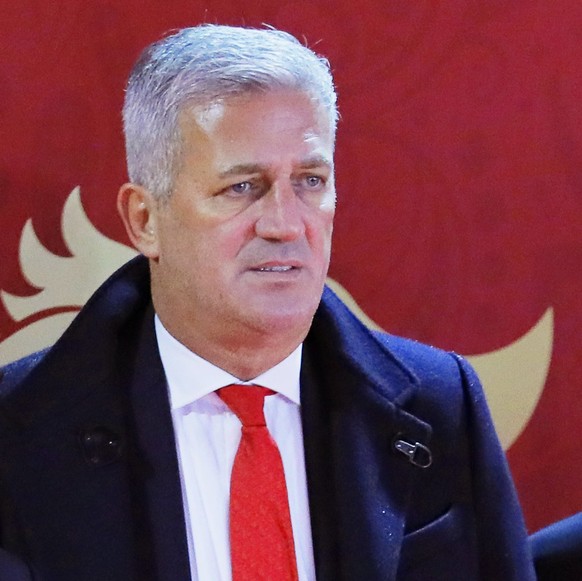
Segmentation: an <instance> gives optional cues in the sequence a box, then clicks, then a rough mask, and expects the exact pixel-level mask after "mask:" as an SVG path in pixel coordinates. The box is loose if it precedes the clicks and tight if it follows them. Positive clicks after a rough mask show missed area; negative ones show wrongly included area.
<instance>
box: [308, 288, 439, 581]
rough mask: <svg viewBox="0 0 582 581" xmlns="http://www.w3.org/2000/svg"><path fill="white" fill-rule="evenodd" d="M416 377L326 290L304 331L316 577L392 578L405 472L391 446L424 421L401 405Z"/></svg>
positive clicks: (418, 435) (424, 433) (416, 432)
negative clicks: (310, 326)
mask: <svg viewBox="0 0 582 581" xmlns="http://www.w3.org/2000/svg"><path fill="white" fill-rule="evenodd" d="M416 388H417V380H416V378H415V377H414V375H413V374H412V373H411V372H410V371H409V370H408V369H406V368H405V367H404V366H402V364H401V363H400V362H399V361H398V360H396V359H395V358H394V357H393V356H392V354H390V353H389V352H387V351H386V350H385V348H384V347H383V346H382V345H381V344H380V343H379V342H378V341H377V340H376V339H375V338H374V336H373V335H372V334H371V333H370V331H368V330H367V329H366V328H365V327H363V326H362V325H361V324H360V323H359V321H357V320H356V319H355V317H353V315H352V314H351V313H350V312H349V311H348V310H347V309H346V308H345V307H344V306H343V305H342V304H341V303H340V302H339V300H338V299H337V298H336V297H335V296H334V295H332V294H331V293H330V292H329V291H326V293H325V294H324V298H323V302H322V305H321V307H320V309H319V311H318V313H317V315H316V318H315V320H314V324H313V327H312V330H311V332H310V334H309V337H308V339H307V341H306V345H305V349H304V361H303V366H302V376H301V398H302V414H303V429H304V441H305V456H306V466H307V478H308V486H309V498H310V510H311V519H312V530H313V541H314V551H315V562H316V569H317V578H318V580H319V581H331V580H343V579H345V580H351V579H366V580H367V581H376V580H378V581H380V580H382V581H387V580H391V579H395V578H396V570H397V566H398V560H399V554H400V548H401V543H402V536H403V532H404V523H405V516H406V509H407V504H408V497H409V492H410V489H411V478H413V477H414V474H415V472H416V471H418V470H420V469H419V468H418V467H416V466H415V465H413V464H412V463H411V462H409V461H408V460H407V457H406V456H405V455H404V454H402V453H398V452H397V451H396V450H395V449H394V442H395V441H396V440H398V439H404V440H407V441H411V442H421V443H427V442H428V438H429V436H430V428H429V427H428V426H427V425H426V424H425V423H424V422H422V421H421V420H419V419H417V418H415V417H413V416H411V415H410V414H408V413H406V412H405V411H404V410H403V409H402V406H403V404H404V403H405V402H407V401H408V400H409V399H410V398H411V397H412V396H413V394H414V392H415V391H416Z"/></svg>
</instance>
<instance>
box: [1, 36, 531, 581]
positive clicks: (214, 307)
mask: <svg viewBox="0 0 582 581" xmlns="http://www.w3.org/2000/svg"><path fill="white" fill-rule="evenodd" d="M336 120H337V111H336V97H335V92H334V89H333V84H332V79H331V75H330V73H329V68H328V65H327V62H326V61H325V60H324V59H321V58H319V57H317V56H316V55H314V53H312V52H311V51H310V50H308V49H306V48H305V47H303V46H302V45H300V44H299V43H298V42H297V41H296V40H295V39H293V38H292V37H290V36H289V35H287V34H285V33H282V32H278V31H275V30H258V31H257V30H250V29H237V28H230V27H222V26H201V27H196V28H191V29H185V30H182V31H180V32H178V33H176V34H175V35H173V36H171V37H169V38H166V39H165V40H162V41H160V42H159V43H156V44H154V45H153V46H151V47H149V48H148V49H147V50H146V51H145V53H144V54H143V55H142V57H141V58H140V60H139V61H138V63H137V64H136V66H135V68H134V70H133V72H132V74H131V76H130V79H129V83H128V88H127V96H126V102H125V106H124V123H125V134H126V144H127V159H128V168H129V176H130V180H131V181H130V182H129V183H128V184H126V185H124V186H123V187H122V188H121V190H120V193H119V198H118V206H119V210H120V213H121V216H122V218H123V221H124V223H125V225H126V228H127V232H128V234H129V237H130V238H131V240H132V242H133V244H134V245H135V246H136V247H137V248H138V249H139V251H140V252H141V254H142V255H143V256H142V257H140V258H138V259H136V260H134V261H132V262H131V263H129V264H127V265H126V266H125V267H124V268H122V269H121V270H120V271H118V272H117V273H115V274H114V275H113V276H112V277H111V278H110V279H109V281H107V282H106V283H105V284H104V285H103V286H102V287H101V288H100V289H99V290H98V291H97V292H96V293H95V295H94V296H93V298H92V299H91V300H90V301H89V303H88V304H87V305H86V307H85V308H84V309H83V311H82V312H81V313H80V314H79V316H78V317H77V319H76V320H75V322H74V323H73V324H72V325H71V327H70V328H69V329H68V330H67V332H66V333H65V334H64V335H63V337H62V338H61V340H60V341H59V342H57V344H56V345H55V346H54V347H53V348H51V349H49V350H48V351H47V352H46V353H42V354H38V355H34V356H32V357H30V358H28V359H26V360H24V361H21V362H18V363H16V364H13V365H11V366H10V367H8V368H7V369H6V370H5V376H4V380H3V383H2V387H1V396H2V405H1V407H0V410H1V413H2V421H1V422H0V460H1V465H0V466H1V471H0V478H1V485H2V489H1V491H2V493H1V496H0V498H1V502H2V523H3V531H2V539H3V546H4V548H5V549H7V550H9V551H10V552H11V553H13V554H15V555H17V556H19V557H20V558H21V559H22V560H23V561H25V562H27V563H29V564H30V565H31V566H32V567H33V568H34V569H35V571H37V572H38V573H39V574H40V578H41V579H48V580H51V581H52V580H59V581H68V580H71V581H72V580H75V581H84V580H99V581H104V580H107V581H116V580H119V581H121V580H123V581H128V580H139V581H141V580H148V579H156V580H165V581H176V580H181V579H188V578H192V579H200V580H212V581H216V580H223V579H231V578H234V579H235V580H236V579H273V580H275V581H278V580H283V579H301V580H311V579H315V578H317V579H318V580H320V581H321V580H333V581H336V580H356V581H359V580H366V581H376V580H377V581H379V580H382V581H386V580H399V581H404V580H406V581H410V580H463V581H466V580H472V579H480V580H490V581H503V580H516V581H518V580H519V581H524V580H527V579H533V573H532V568H531V563H530V558H529V554H528V549H527V542H526V535H525V530H524V526H523V522H522V517H521V513H520V509H519V506H518V504H517V501H516V497H515V492H514V489H513V486H512V483H511V480H510V477H509V475H508V470H507V466H506V463H505V459H504V455H503V452H502V451H501V449H500V446H499V444H498V441H497V439H496V436H495V433H494V430H493V427H492V423H491V419H490V416H489V414H488V411H487V408H486V403H485V400H484V397H483V393H482V390H481V388H480V386H479V383H478V381H477V379H476V377H475V375H474V374H473V372H472V371H471V369H470V368H469V367H468V366H467V364H466V363H465V362H464V361H463V360H462V359H461V358H459V357H457V356H456V355H452V354H447V353H443V352H440V351H438V350H436V349H432V348H430V347H426V346H422V345H419V344H417V343H413V342H411V341H407V340H403V339H398V338H395V337H391V336H387V335H384V334H375V333H372V332H370V331H369V330H368V329H367V328H366V327H364V326H363V325H362V324H361V323H360V322H359V321H358V320H357V319H356V318H355V317H354V316H353V315H352V314H351V313H350V312H349V311H348V309H347V308H346V307H345V306H344V305H343V304H342V303H341V301H340V300H339V299H338V298H337V297H336V296H335V295H333V293H332V292H331V291H330V290H329V289H327V288H326V289H325V290H324V280H325V277H326V273H327V268H328V263H329V258H330V247H331V235H332V226H333V216H334V207H335V185H334V167H333V152H334V143H335V127H336ZM358 195H362V194H361V193H360V194H358ZM362 203H365V200H363V201H362ZM144 257H145V258H144ZM322 293H323V295H322ZM233 385H234V392H233V391H232V389H231V387H232V386H233ZM241 385H242V387H240V386H241ZM263 388H269V389H270V390H272V391H273V392H275V393H274V394H271V395H267V396H265V393H272V392H265V391H264V389H263ZM229 390H230V391H229ZM259 391H260V393H261V394H262V395H260V397H261V399H260V404H258V405H255V403H253V404H252V406H254V409H255V411H254V412H253V413H255V415H256V416H257V417H258V418H259V419H256V420H252V421H251V422H249V421H248V420H246V419H244V418H243V414H242V413H241V414H240V415H239V411H238V408H237V406H238V405H240V402H239V403H236V402H235V401H234V399H232V398H231V396H227V393H230V394H232V393H236V394H238V395H237V397H239V396H240V397H242V398H243V399H244V398H247V400H246V401H249V399H248V398H250V397H251V395H250V394H257V393H259ZM253 397H254V396H253ZM263 397H264V400H263V399H262V398H263ZM253 401H254V400H253ZM245 405H246V404H245ZM249 405H250V404H249ZM263 413H264V416H265V418H263ZM239 418H241V419H239ZM261 418H262V419H261ZM265 422H266V426H265ZM241 423H242V425H243V427H242V430H241ZM259 432H260V434H261V436H260V438H262V439H261V440H260V444H259V443H257V442H258V438H259V436H256V437H257V441H254V442H255V443H254V444H252V443H251V444H249V442H250V441H251V440H252V438H253V437H255V436H253V434H255V435H256V434H258V433H259ZM255 444H256V445H255ZM253 446H255V447H254V448H253ZM243 449H244V453H243V452H241V450H243ZM263 453H264V455H261V454H263ZM245 454H247V456H245ZM267 456H268V458H269V460H268V461H267V460H265V458H266V457H267ZM271 461H272V462H273V463H272V464H271ZM245 462H247V463H246V464H245ZM263 472H265V474H263ZM245 478H246V480H245ZM269 478H271V480H272V482H273V484H272V485H271V484H265V479H269ZM241 482H242V483H243V484H242V485H241ZM249 483H251V484H249ZM275 489H276V490H277V491H279V492H278V493H277V494H278V496H276V495H275V493H274V492H273V491H274V490H275ZM257 490H260V491H261V494H264V495H265V496H264V497H263V496H258V497H257V494H256V492H257ZM281 491H283V492H282V494H279V493H280V492H281ZM275 496H276V498H277V500H274V498H275ZM247 503H250V504H247ZM249 506H250V507H252V508H251V509H250V510H249ZM273 525H274V526H273ZM269 527H272V529H269ZM267 529H269V530H272V535H271V534H269V535H265V534H264V531H265V530H267ZM271 537H273V538H271ZM274 537H277V538H274ZM279 537H280V538H279ZM271 547H276V548H271ZM273 555H275V557H273Z"/></svg>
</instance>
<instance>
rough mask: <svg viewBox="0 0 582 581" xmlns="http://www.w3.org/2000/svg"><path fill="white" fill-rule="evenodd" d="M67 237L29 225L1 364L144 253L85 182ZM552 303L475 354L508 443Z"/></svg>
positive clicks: (543, 352)
mask: <svg viewBox="0 0 582 581" xmlns="http://www.w3.org/2000/svg"><path fill="white" fill-rule="evenodd" d="M61 227H62V231H63V237H64V240H65V242H66V244H67V247H68V249H69V250H70V253H71V257H61V256H56V255H55V254H53V253H51V252H49V251H48V250H47V249H46V248H44V247H43V246H42V244H41V243H40V241H39V240H38V238H37V236H36V234H35V232H34V228H33V226H32V223H31V221H30V220H29V221H28V222H27V223H26V224H25V226H24V228H23V231H22V237H21V240H20V251H19V254H20V265H21V268H22V272H23V274H24V276H25V277H26V279H27V281H28V282H29V283H30V284H31V285H32V286H35V287H37V288H39V289H40V290H39V292H38V293H37V294H35V295H33V296H30V297H19V296H15V295H12V294H9V293H7V292H4V291H0V299H1V300H2V302H3V303H4V306H5V308H6V310H7V312H8V314H9V315H10V316H11V317H12V319H13V320H14V321H16V322H18V323H19V324H20V325H19V329H18V330H17V331H16V332H15V333H13V334H12V335H10V336H9V337H8V338H7V339H5V340H4V341H3V342H2V343H1V344H0V346H1V347H2V349H1V350H0V365H3V364H5V363H8V362H10V361H14V360H16V359H19V358H20V357H24V356H25V355H28V354H29V353H33V352H34V351H38V350H39V349H43V348H45V347H48V346H49V345H51V344H53V343H54V342H55V341H56V340H57V339H58V338H59V336H60V335H61V334H62V333H63V331H64V330H65V329H66V328H67V327H68V325H69V324H70V323H71V321H72V320H73V319H74V317H75V315H76V314H77V312H78V311H79V310H80V309H81V307H82V306H83V305H84V304H85V302H86V301H87V300H88V298H89V297H90V296H91V294H92V293H93V292H94V291H95V290H96V289H97V287H98V286H99V285H100V284H101V283H102V282H103V281H104V280H105V278H107V277H108V276H109V275H110V274H111V273H112V272H113V271H115V270H116V269H117V268H119V267H120V266H121V265H122V264H124V263H125V262H127V261H128V260H130V259H131V258H132V257H134V256H135V255H136V254H137V253H136V251H135V250H133V249H132V248H129V247H128V246H126V245H124V244H120V243H118V242H115V241H113V240H111V239H109V238H107V237H106V236H104V235H103V234H101V233H100V232H99V231H98V230H97V229H96V228H95V227H94V226H93V224H92V223H91V222H90V220H89V219H88V218H87V215H86V214H85V211H84V209H83V206H82V203H81V197H80V188H79V187H76V188H75V189H74V190H73V191H72V192H71V194H70V195H69V197H68V199H67V201H66V203H65V207H64V209H63V215H62V224H61ZM327 282H328V284H329V286H330V287H331V288H332V289H333V290H334V291H335V292H336V293H337V294H338V295H339V296H340V297H341V298H342V299H343V300H344V301H345V302H346V304H347V305H348V306H349V307H350V309H351V310H352V311H353V312H354V314H355V315H356V316H357V317H358V318H359V319H360V320H361V321H362V322H363V323H364V324H366V325H367V326H368V327H370V328H373V329H380V327H379V326H378V325H377V324H376V323H375V322H374V321H373V320H372V319H370V318H369V317H368V316H367V315H366V313H364V311H363V310H362V309H361V308H360V307H359V306H358V304H357V303H356V302H355V300H354V299H353V297H352V296H351V295H350V294H349V293H348V291H347V290H346V289H345V288H344V287H343V286H342V285H340V284H339V283H338V282H337V281H334V280H333V279H330V278H328V280H327ZM553 336H554V327H553V310H552V308H551V307H550V308H548V309H547V310H546V312H545V313H544V315H543V316H542V317H541V318H540V320H539V321H538V322H537V324H536V325H535V326H534V327H533V328H532V329H531V330H529V331H528V332H526V333H525V334H524V335H523V336H522V337H521V338H519V339H517V340H516V341H514V342H513V343H511V344H510V345H508V346H506V347H504V348H502V349H498V350H496V351H492V352H490V353H485V354H480V355H472V356H468V359H469V361H470V362H471V364H472V365H473V366H474V367H475V370H476V371H477V373H478V374H479V376H480V378H481V380H482V382H483V386H484V389H485V393H486V396H487V401H488V403H489V407H490V409H491V413H492V416H493V420H494V422H495V426H496V428H497V432H498V434H499V438H500V440H501V443H502V445H503V447H504V449H508V448H509V447H510V446H511V445H512V444H513V442H514V441H515V440H516V439H517V437H518V436H519V434H520V433H521V432H522V431H523V429H524V428H525V426H526V425H527V423H528V421H529V419H530V418H531V416H532V414H533V412H534V410H535V408H536V405H537V403H538V401H539V398H540V396H541V394H542V391H543V389H544V385H545V382H546V378H547V375H548V370H549V366H550V360H551V354H552V347H553Z"/></svg>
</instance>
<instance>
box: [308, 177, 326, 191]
mask: <svg viewBox="0 0 582 581" xmlns="http://www.w3.org/2000/svg"><path fill="white" fill-rule="evenodd" d="M305 185H306V186H307V187H308V188H311V189H315V188H318V187H320V186H322V185H323V178H321V177H319V176H306V178H305Z"/></svg>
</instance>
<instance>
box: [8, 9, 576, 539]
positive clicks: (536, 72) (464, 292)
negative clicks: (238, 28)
mask: <svg viewBox="0 0 582 581" xmlns="http://www.w3.org/2000/svg"><path fill="white" fill-rule="evenodd" d="M206 4H207V3H204V2H202V1H199V0H188V1H186V0H183V1H182V0H174V1H172V0H169V1H165V2H162V1H158V2H154V1H149V2H148V1H144V0H125V1H124V2H114V1H113V0H109V1H106V0H104V1H102V2H85V1H82V0H68V1H66V2H62V3H58V4H51V3H47V2H41V1H40V0H38V1H32V0H21V1H20V2H17V3H14V4H13V6H12V7H8V6H7V5H6V3H5V5H4V6H3V7H2V8H0V11H1V14H0V46H1V48H2V62H1V63H0V143H1V152H2V153H1V156H0V288H1V289H4V290H5V291H8V292H9V293H12V294H14V295H32V294H33V293H34V292H36V291H35V289H33V288H32V287H31V285H30V284H28V283H27V281H26V279H25V277H24V275H23V274H22V267H21V263H20V262H19V240H20V236H21V232H22V229H23V227H24V224H25V222H26V221H27V220H28V219H29V218H32V220H33V224H34V228H35V231H36V233H37V235H38V238H39V239H40V241H41V243H42V244H43V245H44V246H45V247H46V248H47V249H49V250H50V251H51V252H52V253H54V254H57V255H60V256H69V255H70V250H69V248H68V247H67V244H66V243H65V240H64V238H63V236H62V234H61V228H60V219H61V212H62V208H63V205H64V203H65V200H66V199H67V197H68V195H69V193H70V192H71V190H72V189H73V188H74V187H75V186H76V185H80V186H81V190H82V201H83V205H84V207H85V210H86V212H87V214H88V216H89V219H90V221H91V222H92V223H93V224H94V225H95V226H96V227H97V228H98V229H99V230H100V231H101V232H102V233H103V234H105V235H106V236H107V237H108V238H112V239H114V240H117V241H120V242H124V243H127V239H126V238H125V234H124V232H123V230H122V227H121V224H120V222H119V220H118V218H117V216H116V214H115V211H114V200H115V196H116V192H117V189H118V186H119V185H120V184H121V183H122V181H123V180H124V179H125V169H124V153H123V141H122V135H121V127H120V125H121V124H120V109H121V104H122V99H123V86H124V83H125V79H126V77H127V74H128V72H129V69H130V67H131V65H132V63H133V62H134V60H135V59H136V57H137V55H138V54H139V52H140V50H141V49H142V48H143V47H144V46H145V45H146V44H148V43H149V42H151V41H153V40H155V39H157V38H159V37H160V36H161V35H162V34H163V33H164V32H166V31H168V30H170V29H172V28H176V27H181V26H185V25H192V24H196V23H200V22H204V21H205V22H220V23H228V24H246V25H254V26H257V25H260V24H261V23H268V24H272V25H274V26H276V27H279V28H283V29H286V30H288V31H290V32H292V33H294V34H295V35H297V36H299V37H301V38H303V37H304V38H305V39H306V40H307V42H308V44H309V45H310V46H312V47H314V48H315V49H316V50H318V51H319V52H321V53H323V54H325V55H326V56H328V57H329V58H330V60H331V62H332V65H333V68H334V72H335V78H336V83H337V87H338V92H339V98H340V108H341V112H342V117H343V119H342V121H341V124H340V128H339V135H338V146H337V184H338V192H339V208H338V215H337V223H336V231H335V248H334V254H333V259H332V268H331V275H332V276H333V277H334V278H335V279H336V280H338V281H339V282H341V283H342V284H343V285H344V286H345V287H346V288H347V289H348V290H349V291H350V292H351V294H352V295H353V296H354V298H355V299H356V300H357V302H358V303H359V304H360V306H361V307H362V308H363V309H364V310H365V311H366V312H367V313H368V315H370V316H371V317H372V318H373V319H374V320H375V321H376V322H377V323H378V324H379V325H381V326H382V327H384V328H385V329H387V330H389V331H391V332H394V333H397V334H402V335H406V336H411V337H414V338H417V339H419V340H422V341H426V342H430V343H433V344H435V345H437V346H440V347H443V348H447V349H454V350H456V351H459V352H461V353H465V354H479V353H487V352H490V351H493V350H496V349H499V348H501V347H503V346H505V345H508V344H510V343H512V342H513V341H515V340H516V339H517V338H519V337H520V336H522V335H523V334H524V333H525V332H526V331H527V330H529V329H530V328H531V327H532V326H533V325H534V324H535V323H536V322H537V321H538V319H540V317H541V316H542V315H543V313H544V312H545V311H546V309H548V308H549V307H552V308H553V310H554V317H555V319H554V321H555V326H554V336H553V351H552V359H551V366H550V370H549V374H548V377H547V380H546V383H545V389H544V391H543V394H542V396H541V399H540V402H539V404H538V406H537V408H536V410H535V413H534V414H533V416H532V418H531V420H530V421H529V423H528V425H527V427H526V429H525V430H524V431H523V433H522V434H521V435H520V437H519V438H518V439H517V441H516V442H515V443H514V444H513V445H512V446H511V448H510V449H509V452H508V456H509V460H510V464H511V467H512V470H513V473H514V477H515V480H516V483H517V486H518V491H519V494H520V498H521V501H522V503H523V506H524V510H525V513H526V518H527V521H528V524H529V527H530V529H531V530H534V529H537V528H538V527H540V526H542V525H544V524H547V523H549V522H551V521H553V520H555V519H557V518H560V517H562V516H565V515H567V514H571V513H573V512H576V511H578V510H580V509H582V456H581V454H580V452H579V448H578V442H577V437H578V433H579V430H580V428H579V426H581V425H582V404H580V403H579V395H578V390H579V389H580V388H581V387H582V386H581V385H580V383H581V380H580V379H579V374H578V372H579V367H580V365H581V364H582V338H581V334H580V329H581V328H582V301H581V300H580V296H581V293H582V236H581V235H582V224H581V222H582V200H581V195H580V189H581V187H582V107H580V103H581V102H582V73H581V72H580V71H581V69H582V42H581V38H580V32H579V31H580V30H582V4H580V3H578V2H573V1H572V0H553V1H552V2H536V1H534V0H513V1H512V2H507V1H506V0H448V1H447V2H441V1H439V0H416V1H411V0H360V1H359V2H357V3H354V2H351V1H350V0H339V1H338V0H334V1H332V0H320V1H319V2H317V3H314V2H309V1H308V0H298V1H296V2H293V3H289V4H288V5H281V4H280V3H279V2H275V1H267V0H253V1H252V2H250V1H245V0H239V1H238V2H237V3H235V2H229V1H227V0H214V2H212V3H211V8H207V7H205V5H206ZM235 4H237V6H236V7H235ZM68 283H69V284H71V285H75V284H77V283H76V281H75V280H71V281H68ZM38 316H42V314H41V315H37V317H38ZM31 320H32V319H28V320H25V321H24V322H22V321H20V322H17V321H15V320H13V318H12V317H11V316H10V314H9V312H8V310H7V309H5V308H4V307H3V306H2V305H1V304H0V342H2V341H4V340H7V339H8V338H9V337H11V336H14V335H15V333H17V332H18V331H19V330H20V329H22V327H23V325H25V324H29V323H30V322H31ZM1 348H2V344H1V343H0V349H1Z"/></svg>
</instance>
